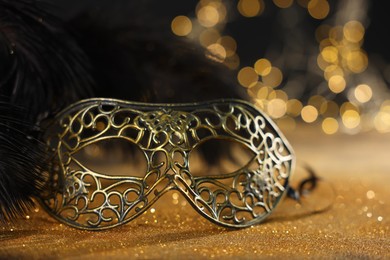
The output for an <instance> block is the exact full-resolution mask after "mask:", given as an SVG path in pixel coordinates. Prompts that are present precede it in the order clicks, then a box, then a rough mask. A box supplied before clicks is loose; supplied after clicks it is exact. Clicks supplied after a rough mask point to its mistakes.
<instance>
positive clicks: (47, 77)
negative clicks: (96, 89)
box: [0, 0, 92, 120]
mask: <svg viewBox="0 0 390 260" xmlns="http://www.w3.org/2000/svg"><path fill="white" fill-rule="evenodd" d="M38 3H40V2H37V1H33V0H0V60H1V65H0V76H1V77H0V95H2V96H6V97H8V99H9V102H10V103H12V104H16V105H20V106H22V107H25V108H27V109H28V113H27V114H26V117H27V119H28V120H37V119H41V118H42V117H43V116H45V114H47V113H55V112H57V111H59V110H60V109H62V108H64V107H65V106H66V105H68V104H71V103H73V102H75V101H77V100H79V99H81V98H85V97H89V96H91V85H92V79H91V77H90V76H89V74H88V67H89V63H88V60H87V58H86V57H85V55H84V53H83V51H82V50H81V49H80V48H79V47H78V45H77V44H76V42H75V41H74V40H73V38H72V37H71V35H70V34H69V33H68V32H67V31H66V30H64V25H63V23H62V22H61V21H60V20H59V19H57V18H56V17H54V16H53V15H51V14H50V13H49V12H48V11H47V10H46V9H47V7H45V5H44V4H42V3H40V4H38Z"/></svg>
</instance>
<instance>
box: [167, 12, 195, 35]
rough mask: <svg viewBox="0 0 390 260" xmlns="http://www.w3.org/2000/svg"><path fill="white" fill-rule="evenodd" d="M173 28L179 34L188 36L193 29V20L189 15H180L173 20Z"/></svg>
mask: <svg viewBox="0 0 390 260" xmlns="http://www.w3.org/2000/svg"><path fill="white" fill-rule="evenodd" d="M171 29H172V32H173V33H174V34H176V35H177V36H186V35H188V34H189V33H190V32H191V31H192V22H191V20H190V18H188V17H187V16H184V15H179V16H176V17H175V18H174V19H173V20H172V22H171Z"/></svg>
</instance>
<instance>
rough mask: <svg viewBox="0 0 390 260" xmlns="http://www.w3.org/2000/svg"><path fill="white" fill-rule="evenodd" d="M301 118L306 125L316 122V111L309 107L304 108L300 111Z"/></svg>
mask: <svg viewBox="0 0 390 260" xmlns="http://www.w3.org/2000/svg"><path fill="white" fill-rule="evenodd" d="M301 117H302V119H303V121H305V122H306V123H312V122H314V121H316V120H317V117H318V111H317V109H316V108H315V107H313V106H311V105H307V106H304V107H303V108H302V111H301Z"/></svg>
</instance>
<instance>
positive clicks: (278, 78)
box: [262, 67, 283, 87]
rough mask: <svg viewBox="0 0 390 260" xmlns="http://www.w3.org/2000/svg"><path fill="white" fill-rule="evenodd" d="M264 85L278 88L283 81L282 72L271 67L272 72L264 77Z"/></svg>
mask: <svg viewBox="0 0 390 260" xmlns="http://www.w3.org/2000/svg"><path fill="white" fill-rule="evenodd" d="M262 79H263V83H264V84H265V85H267V86H270V87H277V86H279V85H280V83H282V81H283V74H282V71H281V70H280V69H279V68H277V67H271V71H270V72H269V73H268V74H267V75H265V76H263V77H262Z"/></svg>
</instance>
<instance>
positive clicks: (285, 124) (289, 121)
mask: <svg viewBox="0 0 390 260" xmlns="http://www.w3.org/2000/svg"><path fill="white" fill-rule="evenodd" d="M276 123H277V124H278V126H279V128H280V130H282V132H283V131H291V130H294V129H295V128H296V122H295V120H294V118H291V117H289V116H284V117H282V118H279V119H278V120H277V121H276Z"/></svg>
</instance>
